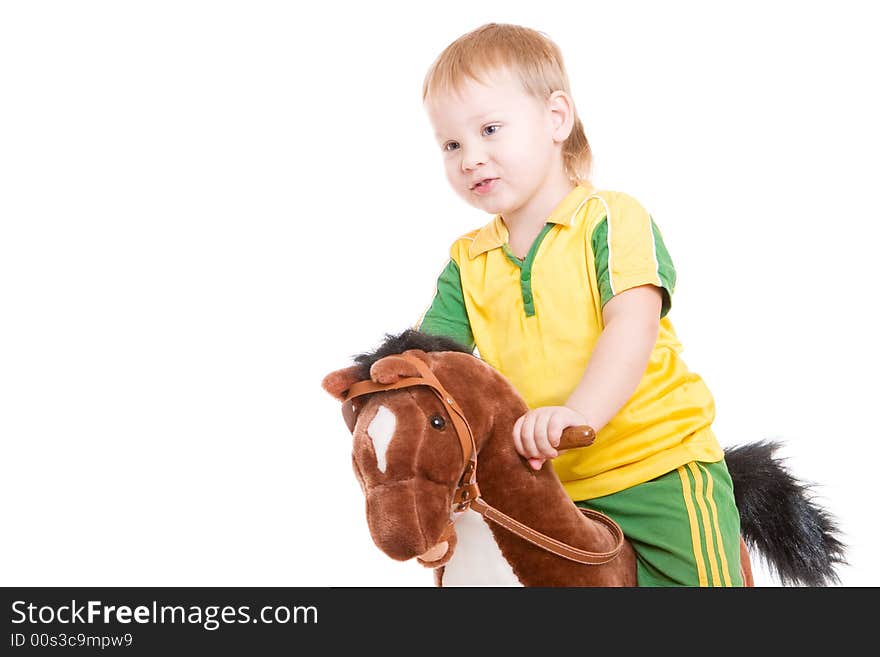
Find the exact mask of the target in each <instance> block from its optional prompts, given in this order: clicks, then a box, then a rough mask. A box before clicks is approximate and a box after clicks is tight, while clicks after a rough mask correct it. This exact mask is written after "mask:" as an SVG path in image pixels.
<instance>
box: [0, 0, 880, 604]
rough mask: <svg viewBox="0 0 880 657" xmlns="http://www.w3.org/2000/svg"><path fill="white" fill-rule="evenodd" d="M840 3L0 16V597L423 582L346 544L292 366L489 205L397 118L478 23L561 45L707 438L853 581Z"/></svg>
mask: <svg viewBox="0 0 880 657" xmlns="http://www.w3.org/2000/svg"><path fill="white" fill-rule="evenodd" d="M417 6H418V7H419V8H418V9H416V7H417ZM869 7H870V4H869V3H857V2H835V3H833V4H832V3H831V2H827V3H795V2H791V3H782V2H761V3H749V2H736V3H729V4H727V5H726V6H724V7H720V6H717V3H700V2H693V3H671V2H663V3H650V2H644V3H633V2H614V3H612V2H601V3H600V2H590V1H588V0H578V2H571V3H549V4H548V3H541V2H534V1H532V2H511V0H503V1H484V2H479V3H474V2H463V3H448V2H447V3H435V4H428V5H424V4H423V5H414V4H411V3H400V4H396V3H388V2H385V3H382V2H369V3H354V2H352V3H339V2H326V3H293V2H278V3H270V2H157V1H155V0H154V1H152V2H139V3H135V2H121V3H120V2H104V3H98V2H78V3H68V2H55V3H50V2H10V3H4V4H3V5H2V9H0V94H2V102H0V219H2V229H0V436H2V438H0V440H2V454H0V584H2V585H25V586H49V585H90V586H100V585H110V586H127V585H150V586H160V585H174V586H197V585H206V586H224V585H236V586H243V585H254V586H390V585H398V586H409V585H414V586H423V585H424V586H430V585H431V584H432V578H431V573H430V571H427V570H425V569H423V568H421V567H419V566H418V565H416V564H415V563H414V562H408V563H399V562H394V561H392V560H390V559H389V558H387V557H386V556H385V555H383V554H382V553H381V552H379V550H378V549H377V548H376V547H375V546H374V545H373V543H372V542H371V539H370V537H369V533H368V531H367V527H366V522H365V518H364V508H363V497H362V494H361V491H360V489H359V487H358V485H357V482H356V480H355V477H354V474H353V473H352V470H351V465H350V436H349V435H348V433H347V430H346V428H345V426H344V424H343V422H342V419H341V416H340V412H339V411H340V409H339V404H338V403H337V402H336V401H334V400H333V399H332V398H331V397H330V396H329V395H328V394H327V393H325V392H324V391H323V390H322V389H321V387H320V382H321V379H322V378H323V377H324V375H326V374H327V373H329V372H331V371H332V370H335V369H338V368H341V367H345V366H347V365H349V364H350V363H351V357H352V356H353V355H354V354H357V353H361V352H364V351H370V350H372V349H374V348H375V347H376V346H378V344H379V343H380V342H381V341H382V339H383V337H384V335H385V334H386V333H398V332H400V331H402V330H404V329H405V328H407V327H408V326H410V325H411V324H412V323H413V322H414V321H416V320H417V319H418V317H419V316H420V314H421V312H422V311H423V310H424V309H425V307H426V306H427V304H428V303H429V302H430V297H431V295H432V293H433V287H434V282H435V279H436V276H437V275H438V274H439V272H440V270H441V268H442V267H443V265H444V264H445V261H446V257H447V253H448V247H449V244H450V243H451V242H452V240H454V239H455V238H456V237H457V236H458V235H460V234H461V233H463V232H465V231H467V230H470V229H472V228H475V227H478V226H480V225H482V224H483V223H485V222H486V221H487V220H488V219H489V217H488V216H487V215H483V214H481V213H480V212H479V211H477V210H475V209H473V208H471V207H469V206H467V205H466V204H465V203H464V202H463V201H461V200H460V199H459V198H458V197H457V196H456V195H455V194H454V193H453V192H452V190H451V189H449V188H448V185H447V183H446V181H445V178H444V176H443V173H442V164H441V158H440V153H439V150H438V148H437V146H436V144H435V143H434V142H433V139H432V137H431V130H430V127H429V124H428V122H427V118H426V116H425V114H424V111H423V109H422V105H421V99H420V93H421V84H422V79H423V76H424V74H425V71H426V70H427V68H428V66H429V65H430V63H431V62H432V61H433V59H434V58H435V57H436V56H437V54H438V53H439V52H440V51H441V50H442V49H443V48H444V47H445V46H446V45H447V44H448V43H449V42H450V41H452V40H453V39H454V38H456V37H457V36H459V35H460V34H463V33H464V32H466V31H469V30H471V29H473V28H476V27H478V26H479V25H482V24H483V23H486V22H489V21H496V22H510V23H519V24H523V25H527V26H529V27H533V28H535V29H539V30H541V31H544V32H545V33H547V34H548V35H549V36H550V37H551V38H553V39H554V40H555V41H556V43H557V44H559V46H560V47H561V49H562V51H563V53H564V55H565V58H566V64H567V67H568V71H569V76H570V79H571V84H572V92H573V96H574V99H575V102H576V104H577V107H578V109H579V112H580V113H581V116H582V118H583V121H584V124H585V127H586V131H587V135H588V138H589V140H590V143H591V145H592V148H593V152H594V156H595V179H594V182H595V183H596V184H597V185H598V186H600V187H604V188H610V189H619V190H623V191H626V192H628V193H630V194H632V195H634V196H635V197H636V198H638V199H639V200H640V201H641V202H642V203H643V204H644V205H645V206H646V207H647V208H648V209H649V211H650V212H651V213H652V215H653V216H654V219H655V221H656V222H657V223H658V225H659V226H660V228H661V230H662V231H663V234H664V238H665V241H666V244H667V246H668V248H669V250H670V253H671V255H672V257H673V260H674V262H675V265H676V269H677V272H678V284H677V287H676V293H675V297H674V301H673V310H672V313H671V315H670V319H671V320H672V322H673V325H674V326H675V329H676V331H677V333H678V335H679V338H680V339H681V340H682V342H683V344H684V353H683V357H684V358H685V361H686V362H687V364H688V366H689V367H690V368H691V369H693V370H694V371H696V372H698V373H699V374H700V375H701V376H703V378H704V379H705V380H706V382H707V383H708V385H709V387H710V388H711V390H712V391H713V393H714V395H715V398H716V408H717V419H716V422H715V429H716V433H717V435H718V436H719V439H720V440H721V442H722V443H723V444H724V445H725V446H728V445H734V444H740V443H743V442H748V441H753V440H758V439H762V438H773V439H780V440H783V441H785V448H784V454H783V455H784V456H786V457H787V459H788V461H787V462H788V464H789V466H790V467H791V469H792V470H793V472H795V474H797V475H798V476H800V477H802V478H803V479H804V480H806V481H810V482H815V483H816V484H817V488H816V489H815V490H816V494H817V500H818V501H819V502H820V503H821V504H823V505H825V507H826V508H827V509H828V510H830V511H831V512H832V513H833V514H834V515H835V516H836V517H837V518H838V520H839V522H840V524H841V527H842V528H843V530H844V532H845V534H846V535H845V540H846V541H847V542H848V543H849V545H850V551H849V559H850V566H848V567H846V568H843V569H841V571H840V573H841V579H842V583H843V584H844V585H847V586H865V585H877V584H880V566H878V560H877V558H876V554H877V550H878V530H877V524H876V517H877V512H876V502H877V497H878V495H877V481H878V463H877V457H878V454H880V449H878V439H880V431H878V428H877V424H878V423H877V420H876V408H877V405H878V402H877V399H876V395H877V392H878V386H877V383H876V381H877V378H876V372H877V369H878V364H880V363H878V356H877V351H878V336H877V330H876V324H875V323H874V318H875V317H876V316H877V313H876V310H875V304H876V303H877V301H876V292H874V291H873V290H875V284H874V280H875V269H874V266H875V265H874V263H875V262H876V255H877V240H878V238H880V231H878V220H880V211H878V199H877V193H876V189H877V182H876V181H877V174H878V166H877V152H878V148H880V135H878V127H877V126H878V122H877V117H878V116H880V103H878V100H877V95H876V87H877V79H876V62H877V61H878V58H880V48H878V45H877V39H876V29H875V27H876V24H875V23H873V22H872V21H870V20H869V18H870V17H869V15H868V11H869ZM757 576H758V583H759V584H764V585H771V586H772V585H774V580H773V579H772V577H771V576H770V575H769V574H768V573H766V572H764V571H763V570H761V569H760V568H759V570H758V574H757Z"/></svg>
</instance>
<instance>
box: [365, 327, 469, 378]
mask: <svg viewBox="0 0 880 657" xmlns="http://www.w3.org/2000/svg"><path fill="white" fill-rule="evenodd" d="M408 349H421V350H422V351H460V352H462V353H465V354H471V355H473V351H472V350H471V349H468V348H467V347H466V346H464V345H463V344H461V343H460V342H458V341H457V340H453V339H452V338H448V337H446V336H445V335H429V334H427V333H423V332H422V331H417V330H415V329H406V330H405V331H404V332H403V333H400V334H398V335H392V334H391V333H386V334H385V342H383V343H382V344H381V345H379V347H378V348H377V349H376V350H375V351H371V352H367V353H363V354H358V355H357V356H355V357H354V362H355V363H357V364H358V365H360V369H359V370H358V376H359V377H360V378H361V380H364V381H365V380H367V379H369V378H370V368H371V367H372V366H373V363H375V362H376V361H377V360H381V359H382V358H385V357H386V356H391V355H393V354H402V353H403V352H404V351H406V350H408Z"/></svg>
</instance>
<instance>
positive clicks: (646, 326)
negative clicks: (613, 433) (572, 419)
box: [565, 285, 663, 433]
mask: <svg viewBox="0 0 880 657" xmlns="http://www.w3.org/2000/svg"><path fill="white" fill-rule="evenodd" d="M662 301H663V297H662V295H661V291H660V288H659V287H657V286H655V285H639V286H637V287H633V288H630V289H628V290H624V291H623V292H620V293H619V294H616V295H615V296H614V297H612V298H611V299H610V300H609V301H608V302H607V303H606V304H605V306H604V308H603V309H602V317H603V319H604V322H605V328H604V329H603V331H602V334H601V335H600V336H599V339H598V340H597V342H596V346H595V347H594V348H593V352H592V354H591V355H590V360H589V362H588V363H587V368H586V370H585V371H584V375H583V377H581V380H580V382H579V383H578V385H577V387H575V389H574V391H573V392H572V393H571V395H569V397H568V399H567V400H566V402H565V405H566V406H568V407H569V408H572V409H574V410H576V411H578V412H579V413H580V414H581V415H583V416H584V418H585V419H586V421H587V422H586V423H587V424H589V425H590V426H591V427H593V429H595V430H596V432H597V433H598V432H599V430H600V429H602V427H604V426H605V425H606V424H608V422H609V421H610V420H611V418H613V417H614V416H615V415H616V414H617V412H618V411H619V410H620V409H621V408H622V407H623V405H624V404H626V402H627V401H628V400H629V398H630V397H631V396H632V394H633V392H635V390H636V388H637V387H638V385H639V382H640V381H641V379H642V376H643V375H644V373H645V368H646V367H647V365H648V359H649V358H650V357H651V351H652V350H653V348H654V344H655V343H656V342H657V333H658V331H659V327H660V308H661V304H662Z"/></svg>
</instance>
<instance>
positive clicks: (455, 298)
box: [415, 258, 475, 351]
mask: <svg viewBox="0 0 880 657" xmlns="http://www.w3.org/2000/svg"><path fill="white" fill-rule="evenodd" d="M415 328H416V329H417V330H419V331H423V332H424V333H429V334H431V335H443V336H446V337H448V338H452V339H453V340H456V341H457V342H460V343H461V344H463V345H464V346H465V347H467V348H468V349H469V350H470V351H473V350H474V347H475V343H474V336H473V333H472V332H471V323H470V321H469V320H468V315H467V308H465V305H464V293H463V292H462V288H461V273H460V272H459V270H458V264H457V263H456V262H455V260H453V259H452V258H450V259H449V262H448V263H447V265H446V267H444V269H443V272H442V273H441V274H440V277H439V278H438V279H437V291H436V293H435V294H434V299H433V301H432V302H431V306H430V307H429V308H428V310H427V311H426V312H425V314H424V315H423V316H422V319H421V321H420V322H419V323H418V324H416V325H415Z"/></svg>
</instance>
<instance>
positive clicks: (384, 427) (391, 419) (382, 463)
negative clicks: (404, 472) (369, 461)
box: [367, 406, 397, 472]
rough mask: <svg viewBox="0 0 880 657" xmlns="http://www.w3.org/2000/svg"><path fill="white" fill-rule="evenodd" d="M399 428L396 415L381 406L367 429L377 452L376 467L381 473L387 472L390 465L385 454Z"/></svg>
mask: <svg viewBox="0 0 880 657" xmlns="http://www.w3.org/2000/svg"><path fill="white" fill-rule="evenodd" d="M396 426H397V418H396V417H395V416H394V413H392V412H391V411H389V410H388V409H387V408H385V407H384V406H380V407H379V410H378V411H376V417H374V418H373V421H372V422H370V426H368V427H367V435H368V436H369V437H370V440H372V441H373V451H375V452H376V466H377V467H378V468H379V472H385V468H386V467H387V465H388V463H387V461H386V460H385V454H386V452H387V451H388V445H389V444H390V443H391V439H392V438H393V437H394V428H395V427H396Z"/></svg>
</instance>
